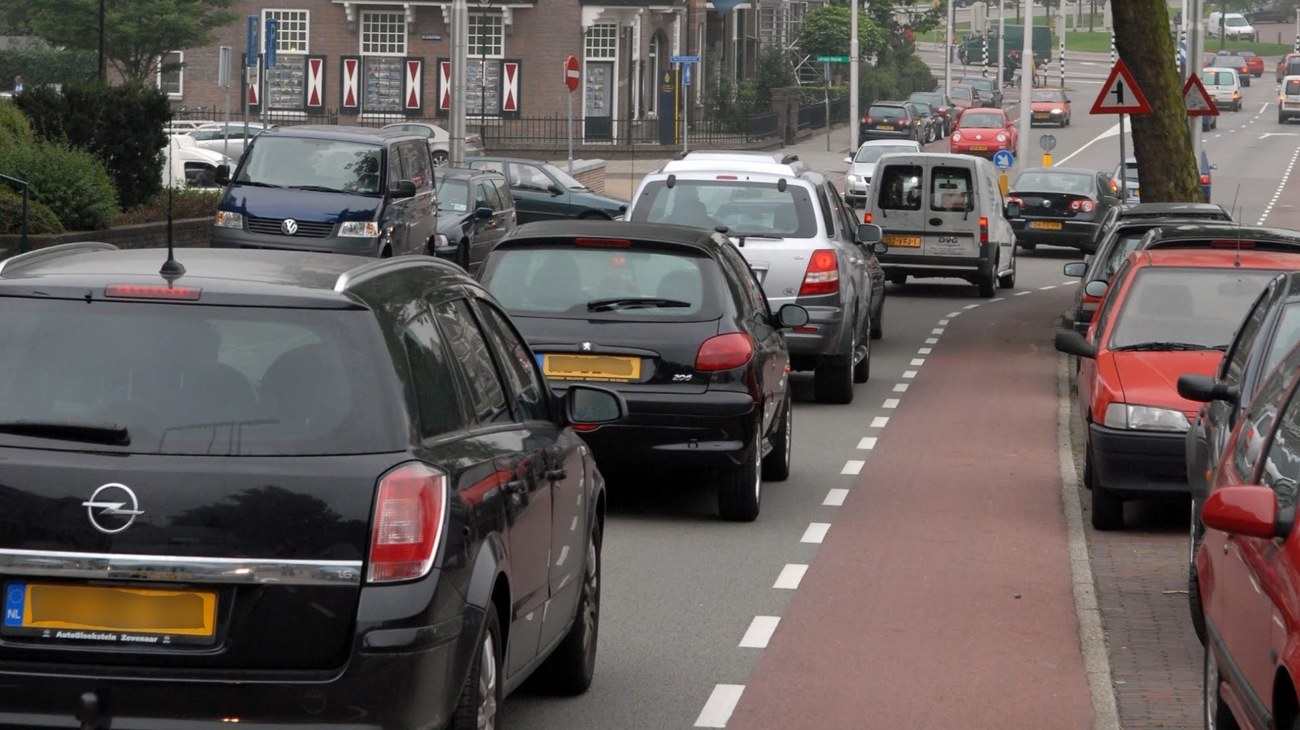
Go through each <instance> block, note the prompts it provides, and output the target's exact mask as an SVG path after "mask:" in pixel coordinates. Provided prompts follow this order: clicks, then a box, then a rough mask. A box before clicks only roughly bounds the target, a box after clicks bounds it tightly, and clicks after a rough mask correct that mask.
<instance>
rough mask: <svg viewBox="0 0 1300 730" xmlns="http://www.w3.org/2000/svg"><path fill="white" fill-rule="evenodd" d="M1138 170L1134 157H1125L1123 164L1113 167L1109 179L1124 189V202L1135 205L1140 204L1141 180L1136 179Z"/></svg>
mask: <svg viewBox="0 0 1300 730" xmlns="http://www.w3.org/2000/svg"><path fill="white" fill-rule="evenodd" d="M1139 171H1140V168H1139V167H1138V161H1137V158H1136V157H1125V158H1124V164H1123V166H1122V167H1121V166H1120V165H1116V166H1115V171H1114V172H1112V173H1111V174H1110V176H1111V179H1113V180H1114V181H1115V182H1116V183H1118V184H1119V185H1120V186H1121V187H1123V189H1124V202H1125V203H1127V204H1128V205H1137V204H1138V203H1141V202H1142V179H1141V178H1140V177H1138V173H1139Z"/></svg>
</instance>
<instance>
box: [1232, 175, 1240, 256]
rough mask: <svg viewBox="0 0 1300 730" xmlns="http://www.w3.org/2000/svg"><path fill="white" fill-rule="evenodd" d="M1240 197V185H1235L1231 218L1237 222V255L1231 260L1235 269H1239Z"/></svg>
mask: <svg viewBox="0 0 1300 730" xmlns="http://www.w3.org/2000/svg"><path fill="white" fill-rule="evenodd" d="M1238 195H1241V183H1237V192H1235V193H1233V194H1232V214H1233V215H1232V217H1233V218H1235V219H1236V220H1237V255H1236V257H1235V258H1233V260H1232V265H1233V267H1235V268H1241V217H1240V216H1239V215H1238V213H1239V211H1238V210H1237V196H1238Z"/></svg>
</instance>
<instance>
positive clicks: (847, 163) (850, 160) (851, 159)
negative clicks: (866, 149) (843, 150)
mask: <svg viewBox="0 0 1300 730" xmlns="http://www.w3.org/2000/svg"><path fill="white" fill-rule="evenodd" d="M844 164H846V165H852V164H853V158H852V157H845V158H844Z"/></svg>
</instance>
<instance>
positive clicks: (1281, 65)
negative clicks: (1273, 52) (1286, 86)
mask: <svg viewBox="0 0 1300 730" xmlns="http://www.w3.org/2000/svg"><path fill="white" fill-rule="evenodd" d="M1293 62H1294V63H1295V64H1297V66H1300V53H1294V52H1293V53H1286V54H1283V55H1282V59H1281V60H1280V61H1278V62H1277V68H1275V69H1274V73H1275V74H1276V76H1277V81H1278V83H1281V82H1282V79H1283V78H1284V77H1286V76H1289V75H1295V74H1300V68H1298V69H1294V70H1293V69H1292V68H1291V64H1292V63H1293Z"/></svg>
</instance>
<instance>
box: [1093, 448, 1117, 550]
mask: <svg viewBox="0 0 1300 730" xmlns="http://www.w3.org/2000/svg"><path fill="white" fill-rule="evenodd" d="M1083 481H1084V484H1085V485H1087V487H1088V488H1089V490H1090V491H1091V492H1092V529H1094V530H1118V529H1121V528H1122V527H1124V500H1122V499H1120V498H1119V495H1117V494H1115V493H1114V492H1112V491H1110V490H1109V489H1106V488H1105V487H1103V486H1101V484H1099V483H1098V482H1097V474H1096V470H1095V469H1094V468H1093V465H1092V451H1091V450H1090V449H1089V450H1087V451H1085V452H1084V461H1083Z"/></svg>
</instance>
